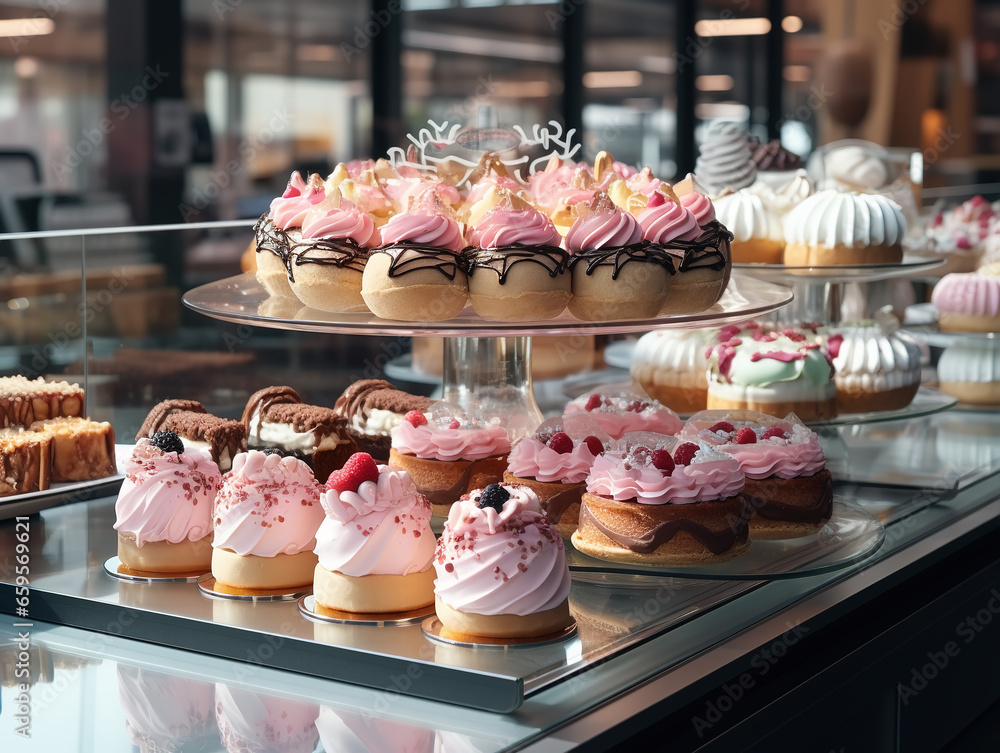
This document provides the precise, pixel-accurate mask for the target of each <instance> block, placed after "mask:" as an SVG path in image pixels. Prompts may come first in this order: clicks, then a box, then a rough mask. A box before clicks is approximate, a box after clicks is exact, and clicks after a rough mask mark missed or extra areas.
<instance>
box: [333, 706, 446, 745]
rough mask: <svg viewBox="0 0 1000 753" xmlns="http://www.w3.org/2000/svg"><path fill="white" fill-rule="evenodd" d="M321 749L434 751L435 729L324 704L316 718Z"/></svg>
mask: <svg viewBox="0 0 1000 753" xmlns="http://www.w3.org/2000/svg"><path fill="white" fill-rule="evenodd" d="M316 728H317V729H318V730H319V739H320V740H321V741H322V742H323V749H324V750H326V751H330V753H333V752H334V751H336V753H433V751H434V737H435V732H434V730H430V729H425V728H423V727H417V726H414V725H412V724H403V723H402V722H392V721H389V720H387V719H379V718H377V717H375V716H370V715H367V714H358V713H355V712H352V711H334V710H333V709H331V708H328V707H326V706H323V707H321V708H320V710H319V719H317V720H316Z"/></svg>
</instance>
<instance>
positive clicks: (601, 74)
mask: <svg viewBox="0 0 1000 753" xmlns="http://www.w3.org/2000/svg"><path fill="white" fill-rule="evenodd" d="M640 84H642V74H641V73H639V71H590V72H589V73H584V74H583V85H584V86H585V87H587V88H588V89H630V88H632V87H635V86H639V85H640Z"/></svg>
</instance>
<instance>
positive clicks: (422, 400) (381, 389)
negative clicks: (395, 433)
mask: <svg viewBox="0 0 1000 753" xmlns="http://www.w3.org/2000/svg"><path fill="white" fill-rule="evenodd" d="M433 403H434V401H433V400H431V399H430V398H429V397H422V396H420V395H411V394H410V393H409V392H403V391H402V390H397V389H396V388H395V387H394V386H393V385H392V384H391V383H390V382H387V381H385V380H384V379H361V380H359V381H357V382H355V383H354V384H352V385H351V386H350V387H348V388H347V389H346V390H344V393H343V394H342V395H341V396H340V397H338V398H337V402H336V403H334V405H333V410H334V412H335V413H336V414H337V415H338V416H341V417H342V418H344V419H345V420H346V421H348V422H354V421H355V419H358V423H364V422H365V421H367V420H368V416H369V413H370V412H371V411H373V410H386V411H390V412H392V413H399V414H402V415H405V414H407V413H409V412H410V411H411V410H419V411H425V410H427V409H428V408H430V407H431V405H432V404H433Z"/></svg>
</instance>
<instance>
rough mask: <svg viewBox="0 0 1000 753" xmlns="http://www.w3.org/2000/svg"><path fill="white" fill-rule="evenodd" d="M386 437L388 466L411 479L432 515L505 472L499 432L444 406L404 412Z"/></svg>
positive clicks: (505, 443) (504, 445)
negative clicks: (425, 500)
mask: <svg viewBox="0 0 1000 753" xmlns="http://www.w3.org/2000/svg"><path fill="white" fill-rule="evenodd" d="M391 436H392V449H391V450H390V452H389V466H390V467H391V468H396V469H399V470H402V471H406V472H407V473H408V474H409V475H410V478H412V479H413V482H414V483H415V484H416V485H417V490H418V491H419V492H420V493H421V494H423V495H424V496H425V497H427V499H429V500H430V502H431V504H432V505H433V509H434V514H435V515H448V511H449V510H450V509H451V506H452V505H453V504H454V503H455V502H456V501H457V500H458V498H459V497H461V496H462V495H463V494H465V493H467V492H469V491H471V490H472V489H477V488H480V487H483V486H486V485H487V484H492V483H495V482H498V481H500V480H501V479H502V478H503V472H504V470H505V469H506V468H507V455H508V453H509V452H510V440H509V439H508V438H507V432H506V431H505V430H504V429H503V427H502V426H500V425H499V424H496V423H492V422H489V421H479V420H477V419H471V418H468V417H467V416H465V415H464V414H463V413H462V411H461V410H460V409H458V408H456V407H455V406H450V405H448V404H447V403H435V404H434V405H432V406H431V407H430V410H428V411H427V412H426V413H424V412H421V411H411V412H409V413H407V414H406V416H404V419H403V421H402V423H400V424H399V425H398V426H396V427H395V428H394V429H393V430H392V431H391Z"/></svg>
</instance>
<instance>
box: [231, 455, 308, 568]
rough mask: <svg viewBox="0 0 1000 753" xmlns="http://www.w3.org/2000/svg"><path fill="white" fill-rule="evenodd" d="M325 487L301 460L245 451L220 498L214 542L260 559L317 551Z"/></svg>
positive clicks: (234, 461)
mask: <svg viewBox="0 0 1000 753" xmlns="http://www.w3.org/2000/svg"><path fill="white" fill-rule="evenodd" d="M320 489H321V487H320V485H319V484H318V483H317V481H316V477H315V476H313V472H312V470H310V468H309V466H308V465H306V464H305V463H304V462H302V461H301V460H299V459H298V458H292V457H284V458H283V457H280V456H279V455H265V454H264V453H263V452H259V451H257V450H250V451H249V452H241V453H240V454H239V455H237V456H236V457H235V458H233V469H232V470H231V471H229V473H227V474H226V475H225V477H224V478H223V479H222V488H221V489H219V494H218V496H217V497H216V498H215V541H214V542H213V544H212V545H213V546H215V547H216V548H219V549H228V550H230V551H232V552H235V553H236V554H239V555H247V554H253V555H256V556H258V557H275V556H277V555H279V554H298V553H299V552H304V551H312V548H313V546H314V544H315V543H316V530H317V529H318V528H319V526H320V523H322V522H323V508H322V507H321V506H320V502H319V494H320Z"/></svg>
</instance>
